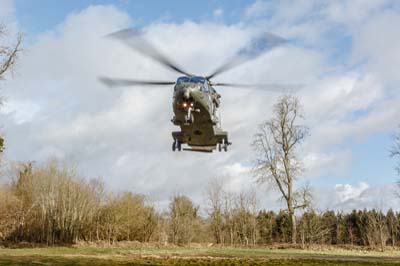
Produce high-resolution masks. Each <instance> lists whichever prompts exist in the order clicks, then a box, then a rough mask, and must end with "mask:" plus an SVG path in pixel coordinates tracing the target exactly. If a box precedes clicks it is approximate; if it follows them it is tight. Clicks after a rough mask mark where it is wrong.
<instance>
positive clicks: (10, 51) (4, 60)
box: [0, 24, 22, 152]
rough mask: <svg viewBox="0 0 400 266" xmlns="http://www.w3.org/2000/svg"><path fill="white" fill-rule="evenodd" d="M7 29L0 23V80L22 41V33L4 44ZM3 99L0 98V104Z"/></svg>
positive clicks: (1, 143)
mask: <svg viewBox="0 0 400 266" xmlns="http://www.w3.org/2000/svg"><path fill="white" fill-rule="evenodd" d="M6 33H7V30H6V27H5V26H4V25H3V24H0V80H2V79H4V75H5V74H6V73H7V72H8V71H9V70H10V69H11V68H12V66H13V65H14V64H15V62H16V59H17V57H18V54H19V52H20V47H21V43H22V35H20V34H19V35H18V37H17V40H16V42H15V43H14V44H5V45H3V43H7V42H6V41H4V39H5V37H6V35H7V34H6ZM2 102H3V100H2V99H1V98H0V104H1V103H2ZM3 150H4V139H3V138H2V137H0V152H3Z"/></svg>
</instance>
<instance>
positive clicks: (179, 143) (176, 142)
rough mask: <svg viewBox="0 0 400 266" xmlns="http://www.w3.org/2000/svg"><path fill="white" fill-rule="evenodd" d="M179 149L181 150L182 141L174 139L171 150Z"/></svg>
mask: <svg viewBox="0 0 400 266" xmlns="http://www.w3.org/2000/svg"><path fill="white" fill-rule="evenodd" d="M175 150H178V151H181V150H182V143H181V142H180V141H177V140H174V142H172V151H175Z"/></svg>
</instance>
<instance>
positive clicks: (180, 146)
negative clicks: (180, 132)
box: [176, 141, 182, 151]
mask: <svg viewBox="0 0 400 266" xmlns="http://www.w3.org/2000/svg"><path fill="white" fill-rule="evenodd" d="M176 147H177V148H178V151H181V150H182V143H181V142H180V141H178V143H177V145H176Z"/></svg>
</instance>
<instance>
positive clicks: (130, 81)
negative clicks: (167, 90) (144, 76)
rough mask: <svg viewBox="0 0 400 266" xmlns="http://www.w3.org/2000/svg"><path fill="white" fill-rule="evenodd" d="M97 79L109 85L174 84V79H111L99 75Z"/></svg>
mask: <svg viewBox="0 0 400 266" xmlns="http://www.w3.org/2000/svg"><path fill="white" fill-rule="evenodd" d="M99 81H100V82H102V83H103V84H105V85H107V86H109V87H126V86H154V85H174V84H175V82H174V81H153V80H134V79H111V78H107V77H100V78H99Z"/></svg>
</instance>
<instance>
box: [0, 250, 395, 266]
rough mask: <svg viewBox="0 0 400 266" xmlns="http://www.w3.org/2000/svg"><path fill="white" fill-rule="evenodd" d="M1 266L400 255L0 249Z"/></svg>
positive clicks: (376, 259)
mask: <svg viewBox="0 0 400 266" xmlns="http://www.w3.org/2000/svg"><path fill="white" fill-rule="evenodd" d="M0 265H23V266H24V265H56V266H57V265H63V266H66V265H111V266H113V265H221V266H222V265H242V266H247V265H271V266H275V265H280V266H292V265H293V266H294V265H296V266H297V265H305V266H308V265H310V266H311V265H313V266H319V265H328V266H329V265H332V266H333V265H354V266H364V265H382V266H383V265H390V266H392V265H393V266H394V265H400V254H399V251H390V252H373V251H368V252H366V251H349V250H329V251H318V252H315V251H311V250H296V249H267V248H216V247H214V248H179V247H167V248H148V247H147V248H128V247H123V248H121V247H101V248H100V247H50V248H24V249H1V248H0Z"/></svg>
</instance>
